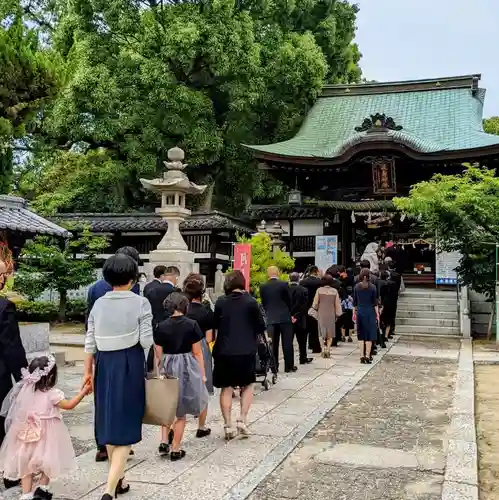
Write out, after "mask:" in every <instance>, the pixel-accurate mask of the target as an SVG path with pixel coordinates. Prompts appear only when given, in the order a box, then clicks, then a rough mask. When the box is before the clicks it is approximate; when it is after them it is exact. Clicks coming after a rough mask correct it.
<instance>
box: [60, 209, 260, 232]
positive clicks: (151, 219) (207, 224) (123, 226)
mask: <svg viewBox="0 0 499 500" xmlns="http://www.w3.org/2000/svg"><path fill="white" fill-rule="evenodd" d="M51 220H53V221H54V222H59V223H62V222H64V223H65V224H70V225H74V226H75V227H76V228H78V227H82V226H88V227H89V228H90V229H91V230H92V231H94V232H99V233H112V232H121V231H166V230H167V229H168V223H167V222H166V220H165V219H162V218H161V217H160V216H159V215H157V214H155V213H143V212H131V213H73V214H69V213H68V214H57V215H55V216H53V217H51ZM180 227H181V229H183V230H224V229H225V230H229V231H238V232H240V233H249V232H251V231H252V230H253V229H252V227H251V223H250V221H249V220H243V219H239V218H237V217H233V216H231V215H228V214H225V213H223V212H216V211H214V212H206V213H205V212H196V213H193V214H192V215H191V216H190V217H189V218H188V219H187V220H186V221H184V222H183V223H182V224H181V225H180Z"/></svg>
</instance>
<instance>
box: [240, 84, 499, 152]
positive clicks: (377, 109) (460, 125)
mask: <svg viewBox="0 0 499 500" xmlns="http://www.w3.org/2000/svg"><path fill="white" fill-rule="evenodd" d="M478 80H479V76H478V75H471V76H469V77H456V78H448V79H441V80H425V81H416V82H415V81H412V82H398V83H397V82H396V83H391V84H365V85H351V86H347V85H338V86H334V85H333V86H327V87H325V89H324V92H323V95H322V96H321V97H320V98H319V99H318V100H317V102H316V103H315V105H314V106H313V108H312V109H311V111H310V112H309V114H308V116H307V118H306V119H305V122H304V124H303V126H302V128H301V129H300V131H299V132H298V134H297V135H296V136H295V137H293V138H292V139H290V140H287V141H284V142H279V143H276V144H269V145H263V146H247V147H249V148H251V149H253V150H255V151H256V152H260V154H261V153H264V154H265V153H267V154H271V155H276V156H287V157H302V158H324V159H327V158H335V157H338V156H341V155H343V154H344V153H346V152H347V151H348V150H349V149H350V148H351V147H353V146H355V145H356V144H359V143H362V142H368V141H372V140H374V141H380V140H381V141H383V140H385V141H391V142H395V143H399V144H403V145H405V146H407V147H409V148H410V149H412V150H414V151H416V152H418V153H423V154H425V153H426V154H428V153H439V152H446V151H463V150H470V149H475V148H485V147H488V146H494V145H498V146H499V136H496V135H491V134H487V133H485V132H484V131H483V128H482V112H483V102H484V98H485V90H484V89H479V88H478V87H477V83H478ZM378 113H379V114H384V115H385V116H386V117H389V118H392V119H393V121H394V122H395V124H396V126H397V127H390V128H391V129H382V130H381V129H379V130H378V131H376V130H374V131H373V130H367V131H361V132H359V131H356V128H359V127H361V125H362V124H363V122H364V120H365V119H366V118H370V117H371V116H372V115H376V114H378ZM400 127H401V130H395V128H400ZM257 155H258V153H257Z"/></svg>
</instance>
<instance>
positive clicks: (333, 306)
mask: <svg viewBox="0 0 499 500" xmlns="http://www.w3.org/2000/svg"><path fill="white" fill-rule="evenodd" d="M322 281H323V283H324V286H321V287H320V288H319V289H318V290H317V292H316V294H315V297H314V302H313V303H312V307H313V308H314V309H315V310H316V311H317V322H318V325H319V336H320V337H321V338H322V342H321V344H322V357H323V358H329V357H330V356H331V345H332V343H333V339H334V336H335V333H336V320H337V319H338V318H339V317H340V316H341V315H342V314H343V310H342V308H341V301H340V295H339V293H338V290H336V288H333V285H334V283H335V281H336V280H335V279H334V278H333V277H332V276H331V275H330V274H326V275H325V276H324V278H323V280H322Z"/></svg>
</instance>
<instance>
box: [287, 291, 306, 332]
mask: <svg viewBox="0 0 499 500" xmlns="http://www.w3.org/2000/svg"><path fill="white" fill-rule="evenodd" d="M289 289H290V292H291V315H292V316H293V317H294V318H296V324H297V325H298V326H300V327H301V328H306V327H307V314H308V309H309V307H308V291H307V289H306V288H305V287H304V286H302V285H299V284H298V283H291V285H290V288H289Z"/></svg>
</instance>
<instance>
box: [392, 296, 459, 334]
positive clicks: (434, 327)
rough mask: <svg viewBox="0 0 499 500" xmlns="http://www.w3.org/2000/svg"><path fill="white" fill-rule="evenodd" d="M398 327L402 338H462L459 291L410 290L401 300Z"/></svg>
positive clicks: (398, 311) (398, 332) (397, 330)
mask: <svg viewBox="0 0 499 500" xmlns="http://www.w3.org/2000/svg"><path fill="white" fill-rule="evenodd" d="M396 325H397V326H396V332H397V334H401V335H452V336H459V335H460V329H459V311H458V302H457V295H456V292H455V291H443V290H430V289H428V288H406V290H405V292H404V293H403V294H402V295H401V296H400V298H399V302H398V308H397V320H396Z"/></svg>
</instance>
